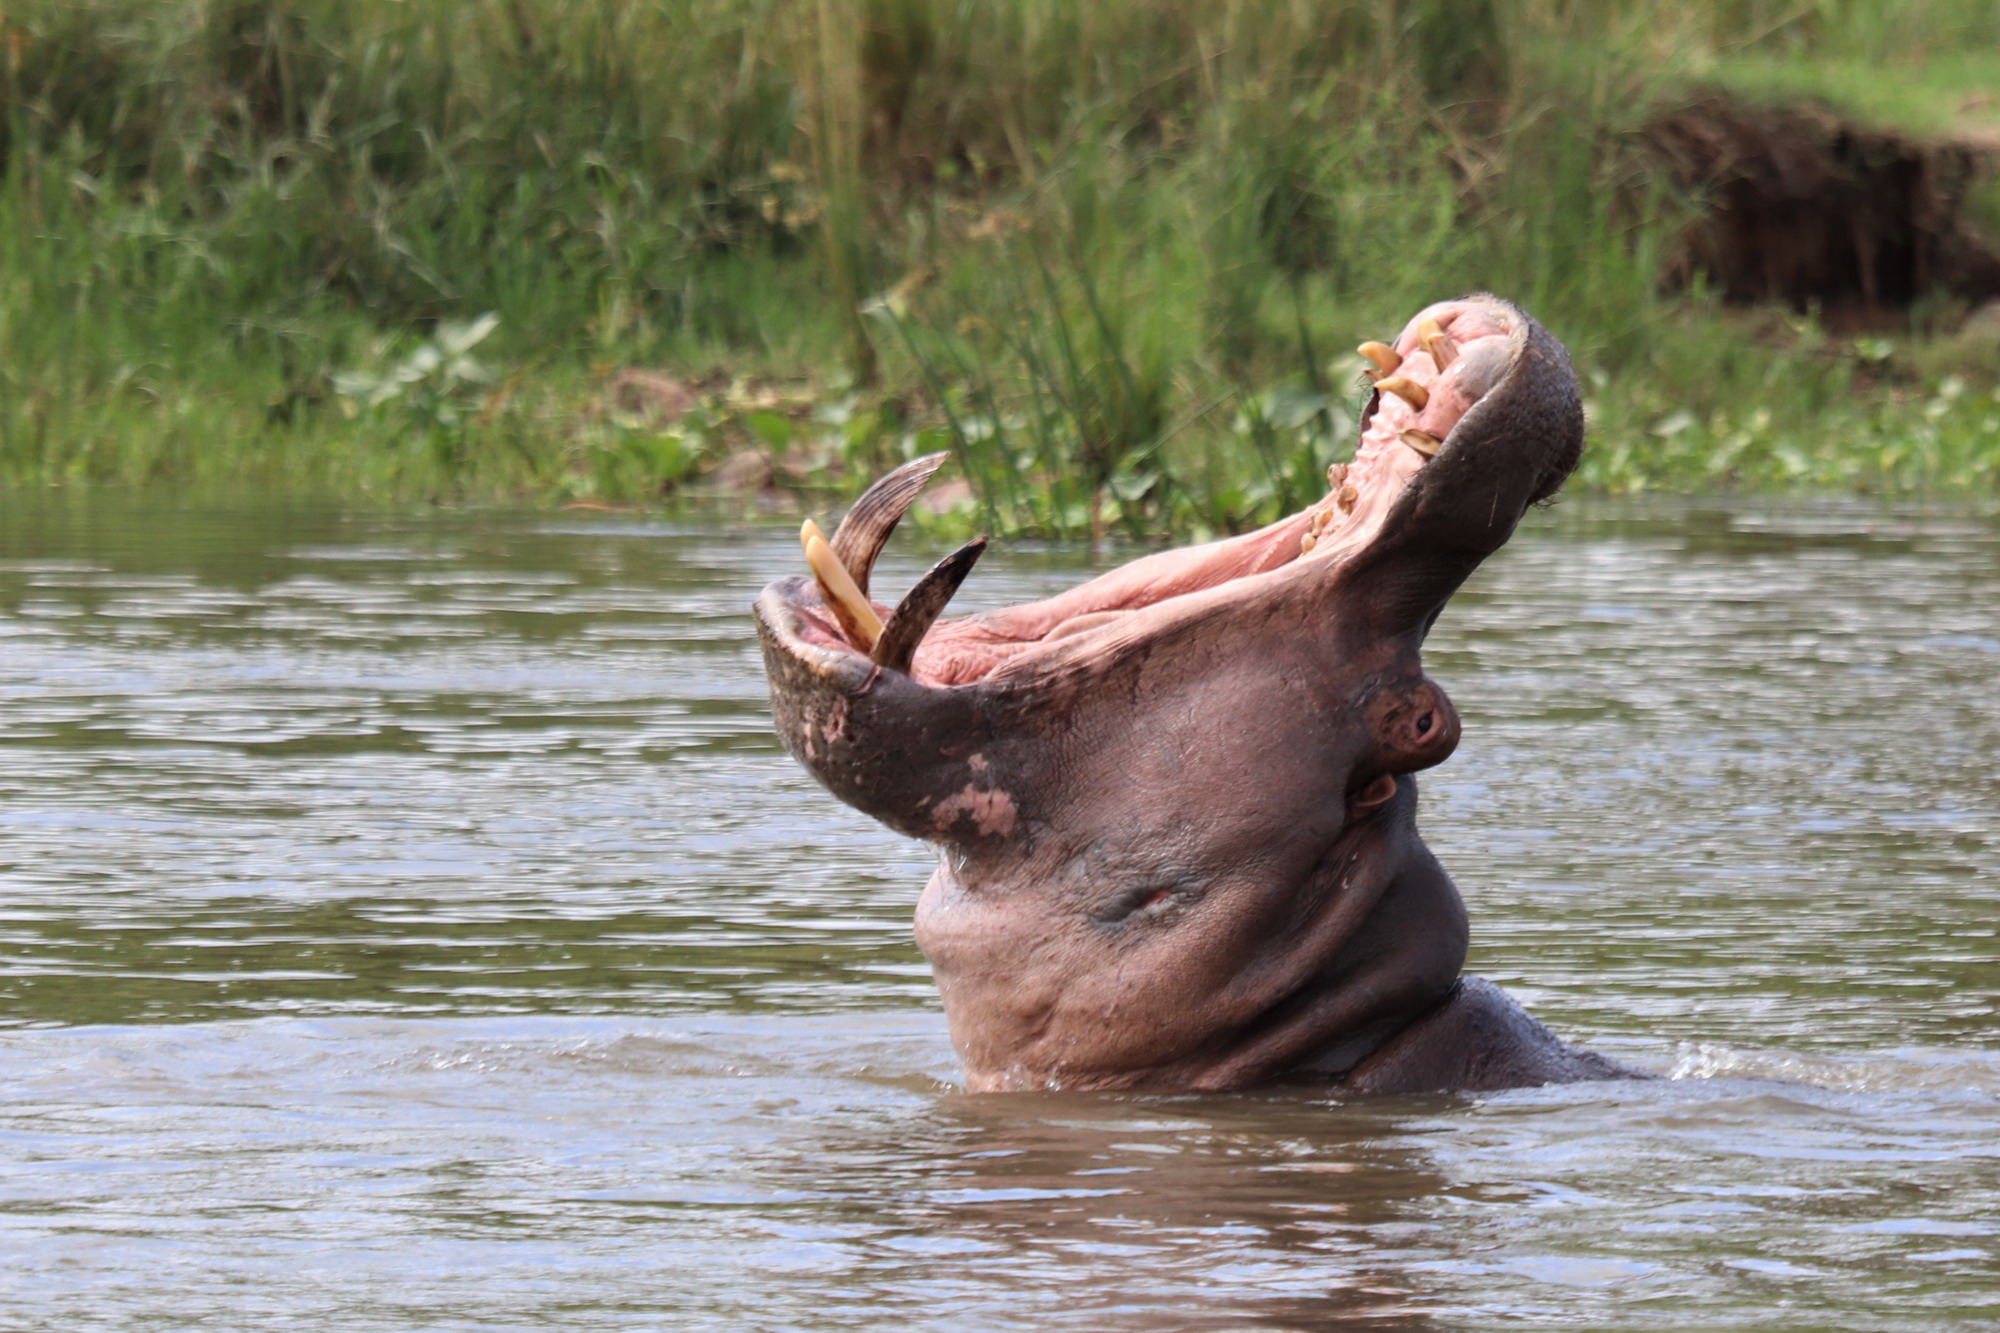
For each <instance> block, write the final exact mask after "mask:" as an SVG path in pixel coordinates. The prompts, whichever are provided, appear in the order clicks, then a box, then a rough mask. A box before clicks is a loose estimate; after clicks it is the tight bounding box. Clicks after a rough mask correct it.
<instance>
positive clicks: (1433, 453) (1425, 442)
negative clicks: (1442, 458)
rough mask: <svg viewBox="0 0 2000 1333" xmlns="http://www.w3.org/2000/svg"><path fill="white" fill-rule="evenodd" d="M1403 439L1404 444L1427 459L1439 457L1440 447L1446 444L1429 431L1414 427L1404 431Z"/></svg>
mask: <svg viewBox="0 0 2000 1333" xmlns="http://www.w3.org/2000/svg"><path fill="white" fill-rule="evenodd" d="M1401 438H1402V441H1403V443H1404V444H1407V445H1409V446H1410V447H1411V448H1412V449H1415V450H1416V451H1417V452H1418V453H1420V454H1422V455H1423V456H1424V457H1425V458H1435V457H1437V451H1438V446H1440V445H1442V444H1443V443H1444V441H1443V440H1440V439H1439V438H1438V437H1437V436H1435V435H1433V434H1431V433H1430V432H1429V431H1427V430H1418V429H1417V428H1416V427H1414V426H1412V427H1411V428H1410V429H1408V430H1406V431H1404V432H1403V433H1402V437H1401Z"/></svg>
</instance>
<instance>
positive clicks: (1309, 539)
mask: <svg viewBox="0 0 2000 1333" xmlns="http://www.w3.org/2000/svg"><path fill="white" fill-rule="evenodd" d="M1318 545H1319V538H1318V536H1316V535H1315V534H1313V533H1310V532H1308V533H1307V534H1306V535H1305V536H1303V537H1301V538H1299V554H1300V555H1311V554H1312V549H1313V547H1315V546H1318Z"/></svg>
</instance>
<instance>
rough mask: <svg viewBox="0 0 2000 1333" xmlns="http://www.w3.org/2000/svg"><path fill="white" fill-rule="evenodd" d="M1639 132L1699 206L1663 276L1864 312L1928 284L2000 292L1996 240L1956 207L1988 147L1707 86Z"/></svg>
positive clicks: (1885, 311)
mask: <svg viewBox="0 0 2000 1333" xmlns="http://www.w3.org/2000/svg"><path fill="white" fill-rule="evenodd" d="M1648 139H1649V140H1650V142H1651V144H1652V145H1653V147H1654V149H1655V150H1656V151H1658V152H1659V153H1660V154H1661V155H1662V157H1664V159H1665V160H1666V162H1667V163H1668V166H1669V169H1670V171H1671V172H1672V175H1673V178H1674V181H1675V183H1676V184H1677V185H1679V186H1680V187H1682V188H1684V189H1688V190H1692V191H1695V192H1697V193H1698V194H1700V195H1701V196H1703V197H1705V198H1706V199H1707V201H1708V205H1709V206H1708V208H1707V209H1706V211H1705V212H1704V213H1703V214H1702V216H1701V217H1700V219H1699V220H1698V221H1697V222H1696V223H1694V224H1693V225H1692V226H1691V227H1690V228H1689V229H1688V233H1687V235H1686V236H1685V238H1684V244H1683V248H1682V251H1681V253H1680V254H1679V255H1678V256H1677V257H1676V258H1675V260H1674V261H1673V263H1672V264H1671V265H1670V267H1669V271H1668V275H1667V277H1668V281H1669V282H1671V283H1673V284H1674V285H1679V286H1684V285H1686V284H1687V283H1689V282H1691V281H1692V280H1693V278H1694V277H1695V275H1696V274H1701V275H1703V276H1704V277H1705V278H1706V279H1707V281H1708V282H1709V283H1710V285H1712V286H1713V287H1715V288H1717V289H1719V290H1720V291H1721V292H1722V294H1723V295H1724V296H1725V297H1726V298H1727V299H1729V300H1732V301H1738V302H1753V301H1780V302H1785V303H1787V304H1789V305H1791V306H1793V307H1795V308H1797V309H1801V310H1803V309H1806V308H1808V307H1817V308H1818V309H1820V310H1821V311H1823V312H1824V313H1825V314H1826V315H1827V316H1828V318H1829V319H1830V320H1833V321H1836V322H1842V323H1867V322H1870V321H1871V319H1873V318H1879V317H1881V316H1884V315H1890V314H1900V312H1902V311H1903V310H1905V309H1907V307H1909V305H1910V304H1911V303H1912V302H1914V301H1916V300H1918V299H1920V298H1922V297H1926V296H1934V295H1946V296H1956V297H1959V298H1961V299H1963V300H1965V301H1967V302H1969V303H1970V304H1974V305H1977V304H1978V303H1979V302H1981V301H1983V300H1988V299H1991V298H1993V297H1995V296H2000V247H1996V246H1995V244H1994V243H1993V242H1992V241H1990V240H1988V239H1987V238H1985V237H1983V236H1981V235H1979V234H1978V233H1976V232H1975V231H1973V230H1972V229H1971V228H1970V227H1969V226H1968V225H1967V224H1966V223H1965V222H1964V221H1963V219H1962V217H1961V212H1962V209H1963V206H1964V203H1965V199H1966V195H1967V193H1968V191H1969V190H1970V188H1971V187H1972V185H1973V184H1974V183H1975V182H1976V181H1977V180H1978V179H1979V177H1980V176H1981V174H1982V173H1984V172H1988V171H1991V170H1993V169H1994V168H1995V165H1996V163H1995V158H1994V155H1993V154H1992V153H1991V152H1990V151H1989V150H1986V149H1984V148H1982V147H1979V146H1975V145H1973V144H1969V143H1963V142H1949V141H1947V142H1925V141H1921V140H1916V139H1911V138H1906V137H1904V136H1902V135H1898V134H1894V133H1890V132H1887V131H1884V130H1879V129H1871V128H1868V127H1866V126H1862V125H1858V124H1855V123H1854V122H1852V121H1849V120H1844V119H1842V118H1841V117H1840V116H1839V115H1837V114H1836V113H1835V112H1833V111H1832V110H1831V109H1829V108H1827V107H1825V106H1823V105H1820V104H1818V103H1812V102H1788V103H1780V104H1751V103H1748V102H1745V101H1743V100H1741V99H1739V98H1736V97H1733V96H1731V95H1729V94H1726V93H1721V92H1710V93H1704V94H1701V95H1700V96H1698V97H1696V98H1694V99H1692V100H1691V101H1689V102H1687V103H1685V104H1683V105H1681V106H1679V107H1677V108H1675V109H1674V110H1672V111H1670V112H1667V113H1666V114H1664V115H1662V116H1660V117H1659V118H1658V119H1656V120H1655V121H1654V122H1653V123H1652V125H1651V126H1650V127H1649V131H1648Z"/></svg>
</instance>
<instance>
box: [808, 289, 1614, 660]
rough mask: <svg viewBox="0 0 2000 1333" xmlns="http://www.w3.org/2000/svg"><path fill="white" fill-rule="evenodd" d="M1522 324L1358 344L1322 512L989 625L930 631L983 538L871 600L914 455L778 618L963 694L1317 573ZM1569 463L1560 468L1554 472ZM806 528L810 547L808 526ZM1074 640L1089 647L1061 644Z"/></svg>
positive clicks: (1128, 573) (1477, 309)
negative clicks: (1346, 458)
mask: <svg viewBox="0 0 2000 1333" xmlns="http://www.w3.org/2000/svg"><path fill="white" fill-rule="evenodd" d="M1528 323H1529V322H1528V321H1526V320H1525V317H1524V316H1522V315H1521V313H1520V312H1519V311H1518V310H1516V309H1515V308H1514V307H1512V306H1511V305H1508V304H1506V303H1504V302H1501V301H1499V300H1497V299H1496V298H1491V297H1473V298H1468V299H1465V300H1460V301H1450V302H1444V303H1441V304H1439V305H1436V306H1432V307H1431V308H1429V309H1427V310H1425V311H1423V312H1422V313H1420V314H1419V315H1418V316H1417V317H1415V318H1414V319H1412V320H1411V321H1410V322H1409V324H1408V326H1407V327H1405V328H1404V330H1403V331H1402V333H1401V334H1400V335H1398V336H1397V338H1396V340H1395V342H1394V343H1393V344H1384V343H1366V344H1364V345H1363V347H1362V349H1361V350H1362V352H1363V354H1364V355H1366V356H1367V357H1368V358H1369V360H1370V361H1371V362H1372V363H1373V365H1374V367H1375V369H1374V371H1373V372H1371V378H1372V379H1373V380H1374V390H1375V392H1374V393H1373V395H1372V396H1371V398H1370V400H1369V403H1368V406H1367V408H1366V409H1365V410H1364V412H1363V414H1362V429H1361V433H1360V440H1359V443H1358V446H1357V447H1356V449H1355V452H1354V457H1353V459H1352V460H1351V461H1350V462H1346V463H1336V464H1334V465H1333V467H1332V468H1330V469H1329V470H1328V475H1327V480H1328V492H1327V495H1326V496H1325V498H1324V499H1322V500H1321V501H1320V502H1319V503H1317V504H1315V505H1312V506H1310V507H1309V508H1307V509H1305V510H1303V511H1301V512H1299V513H1297V514H1294V515H1292V516H1290V517H1289V518H1285V519H1283V520H1281V521H1279V522H1277V523H1274V524H1272V525H1271V526H1269V527H1267V528H1264V529H1262V530H1261V531H1258V532H1255V533H1252V534H1249V535H1247V536H1244V537H1240V538H1235V539H1232V540H1227V541H1221V542H1214V543H1210V544H1207V545H1203V546H1197V547H1191V548H1187V549H1184V550H1178V551H1169V552H1164V553H1162V554H1159V555H1154V556H1150V557H1146V558H1144V559H1140V560H1136V561H1133V562H1132V563H1131V564H1129V565H1126V566H1124V567H1122V568H1120V569H1118V570H1115V571H1113V572H1111V573H1109V574H1106V575H1104V576H1103V577H1101V578H1097V579H1093V580H1091V581H1090V582H1088V583H1085V584H1083V585H1082V586H1080V587H1077V588H1073V589H1071V590H1070V591H1068V592H1066V593H1063V594H1061V595H1059V596H1056V597H1051V598H1048V599H1046V600H1043V601H1038V602H1032V603H1028V604H1026V605H1022V606H1015V607H1008V608H1005V609H1003V610H1000V611H995V612H990V613H987V614H985V615H980V616H970V617H966V618H963V619H959V620H949V621H942V622H938V621H936V620H935V618H936V616H937V615H938V614H939V613H940V612H941V611H942V609H943V604H944V600H945V599H947V598H949V596H950V594H951V592H953V591H955V590H956V589H957V587H958V585H959V583H960V582H962V581H963V579H964V577H965V576H966V574H967V573H969V572H970V570H971V568H972V565H973V564H974V563H975V562H976V560H977V558H978V556H979V554H980V553H981V551H982V550H983V549H984V546H985V541H984V539H983V538H982V539H980V540H978V541H976V542H973V543H970V544H969V545H967V546H966V547H964V548H962V549H961V550H960V551H958V552H956V553H954V554H953V555H952V556H951V557H949V558H948V559H947V560H946V561H944V562H943V563H941V564H940V565H939V566H938V567H937V569H935V570H934V571H932V574H931V575H930V576H927V578H926V579H925V580H924V581H923V582H922V583H920V584H919V585H918V587H917V588H916V589H914V590H913V591H912V593H911V595H910V596H909V597H907V598H905V600H904V602H903V603H902V604H901V605H899V606H898V607H897V608H896V609H895V610H894V611H890V610H889V609H888V608H886V607H882V606H878V605H875V604H873V603H867V602H865V600H864V599H865V596H866V592H867V583H868V577H869V572H870V571H871V570H872V569H873V567H874V563H875V557H876V556H877V554H879V552H880V550H881V544H882V543H883V542H884V541H886V540H887V538H888V535H889V533H890V531H891V530H892V529H893V528H894V527H895V525H896V522H897V520H898V519H900V518H901V516H902V513H903V512H904V511H905V510H906V509H907V508H908V506H909V504H910V503H911V502H913V501H914V500H915V499H916V496H917V494H918V492H919V490H920V489H921V488H922V485H923V483H924V482H925V481H927V480H929V478H930V476H931V474H932V473H933V472H935V471H936V470H937V468H938V467H939V465H941V464H942V463H943V462H944V461H945V459H946V458H947V457H948V455H946V454H934V455H932V456H930V457H928V458H922V459H918V460H916V461H915V462H913V463H909V464H906V465H904V466H903V467H902V468H899V469H897V471H896V473H894V474H892V475H891V476H890V477H887V478H885V479H884V480H883V481H882V482H881V483H879V484H878V485H877V487H876V488H875V489H874V491H872V492H871V494H870V496H869V497H868V498H867V499H865V500H864V501H863V502H862V503H861V504H859V505H857V506H856V507H855V510H854V511H853V514H852V515H851V517H850V519H849V521H848V523H846V524H844V525H843V527H842V529H841V530H840V531H839V532H838V533H837V534H836V536H835V538H834V540H833V542H832V543H831V544H829V545H828V546H827V548H826V549H827V552H828V554H830V555H831V556H832V560H833V561H834V562H838V564H839V566H840V572H834V571H832V570H828V571H827V572H826V573H823V574H821V575H820V576H819V577H817V578H816V579H815V580H814V583H813V585H807V586H802V587H800V588H798V589H797V591H798V592H799V593H800V594H802V595H801V596H799V597H797V598H795V599H793V600H792V602H791V610H792V612H793V614H792V616H789V617H787V618H786V619H787V620H788V621H789V622H790V625H791V626H792V627H794V633H795V635H796V640H797V641H798V642H800V643H804V644H810V645H812V646H814V647H818V648H822V649H826V650H829V651H833V652H842V651H845V652H853V653H859V654H863V655H868V656H870V657H871V659H872V660H873V661H875V662H877V663H881V664H885V665H893V666H895V667H897V668H898V669H900V670H902V671H903V672H904V673H905V674H907V675H908V676H910V677H911V678H912V679H913V680H916V681H918V682H921V683H923V684H927V685H936V686H949V685H964V684H969V683H971V682H974V681H981V680H987V679H989V678H994V677H999V678H1004V679H1009V680H1012V679H1018V678H1021V677H1024V676H1027V675H1030V674H1032V673H1035V672H1037V671H1047V670H1051V669H1054V668H1055V667H1056V666H1057V665H1058V663H1059V661H1061V660H1063V659H1066V658H1071V657H1074V656H1075V655H1077V654H1079V653H1084V654H1087V653H1092V652H1117V651H1119V650H1120V648H1121V646H1122V645H1124V644H1127V643H1130V642H1133V641H1136V640H1141V639H1144V638H1146V637H1148V636H1149V635H1150V634H1151V633H1153V632H1155V631H1156V630H1157V629H1159V628H1161V627H1163V626H1164V625H1165V624H1166V623H1168V622H1169V621H1171V620H1173V619H1176V618H1178V617H1181V616H1184V615H1187V614H1191V613H1195V614H1198V613H1199V610H1200V608H1201V607H1202V606H1203V605H1205V603H1204V602H1203V601H1201V600H1199V598H1200V595H1202V594H1208V595H1210V596H1211V597H1224V598H1226V597H1230V596H1233V595H1236V594H1237V593H1239V592H1241V591H1244V589H1242V588H1240V587H1238V586H1236V585H1238V584H1240V583H1241V581H1243V580H1246V579H1250V578H1253V577H1255V576H1259V575H1268V574H1272V573H1273V572H1275V571H1280V570H1290V571H1291V572H1292V574H1293V575H1294V576H1298V577H1315V576H1317V575H1318V574H1321V573H1324V572H1325V571H1324V569H1323V568H1321V567H1323V566H1327V565H1332V564H1335V563H1337V562H1340V561H1343V560H1347V559H1351V558H1352V557H1353V556H1354V555H1355V554H1356V553H1358V552H1360V551H1361V550H1363V549H1364V548H1365V547H1367V546H1368V545H1369V543H1370V542H1372V541H1373V540H1374V539H1375V538H1376V537H1377V536H1378V535H1379V534H1380V533H1381V532H1382V530H1383V528H1384V527H1385V525H1386V524H1387V523H1388V522H1389V519H1390V515H1391V513H1392V511H1393V510H1394V509H1395V506H1396V502H1397V501H1398V500H1399V499H1400V498H1401V497H1402V496H1403V494H1404V492H1405V491H1407V490H1408V488H1409V486H1410V483H1411V481H1412V479H1414V478H1415V477H1416V476H1417V474H1418V473H1419V472H1420V471H1421V470H1422V469H1423V468H1424V467H1425V466H1426V465H1427V464H1430V463H1431V462H1432V461H1433V460H1434V459H1435V458H1436V457H1437V456H1438V454H1439V452H1440V451H1441V450H1442V449H1443V447H1444V443H1445V441H1446V440H1448V439H1449V438H1450V437H1451V435H1452V432H1453V431H1454V430H1455V429H1456V428H1457V427H1458V426H1459V424H1460V423H1461V422H1462V421H1463V420H1464V419H1465V417H1466V415H1467V414H1468V413H1469V412H1470V411H1472V409H1473V408H1475V407H1476V406H1477V405H1478V404H1479V403H1480V401H1481V400H1482V399H1484V398H1485V397H1486V396H1487V395H1488V394H1489V393H1491V392H1492V391H1493V389H1494V388H1495V386H1496V385H1498V384H1500V383H1501V381H1502V379H1503V378H1504V376H1505V375H1506V373H1507V371H1508V370H1509V369H1510V368H1511V367H1512V365H1513V363H1514V361H1515V360H1516V358H1517V357H1518V356H1519V355H1520V354H1521V353H1522V352H1523V351H1524V350H1526V347H1527V345H1528V344H1529V343H1530V342H1531V341H1532V340H1531V339H1529V338H1527V337H1523V336H1520V335H1522V334H1524V333H1525V332H1526V327H1525V326H1527V325H1528ZM1535 331H1536V332H1539V329H1538V328H1536V329H1535ZM1565 369H1566V367H1565ZM1573 464H1574V460H1573V458H1572V459H1569V460H1567V461H1559V462H1558V466H1559V467H1560V473H1561V474H1566V473H1567V472H1568V470H1569V467H1570V466H1573ZM1556 480H1557V481H1558V482H1559V481H1560V475H1558V476H1557V477H1556ZM807 529H808V534H807V541H808V542H810V541H811V539H812V537H811V534H813V533H817V528H815V527H813V525H811V524H808V525H807ZM822 559H824V557H822ZM842 573H845V575H846V577H847V579H848V580H851V581H852V582H851V586H849V585H846V584H844V583H843V582H842ZM843 594H844V595H843ZM857 594H858V595H857ZM940 594H942V595H941V596H940ZM1189 599H1195V600H1189ZM1148 613H1150V614H1148ZM920 623H921V628H920V629H919V624H920ZM885 628H886V629H887V631H888V634H887V637H886V639H885V638H884V630H885ZM1078 636H1088V637H1087V638H1085V639H1084V640H1083V641H1082V642H1065V641H1067V640H1072V639H1075V638H1077V637H1078ZM1059 644H1060V645H1061V647H1060V649H1058V647H1057V645H1059Z"/></svg>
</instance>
